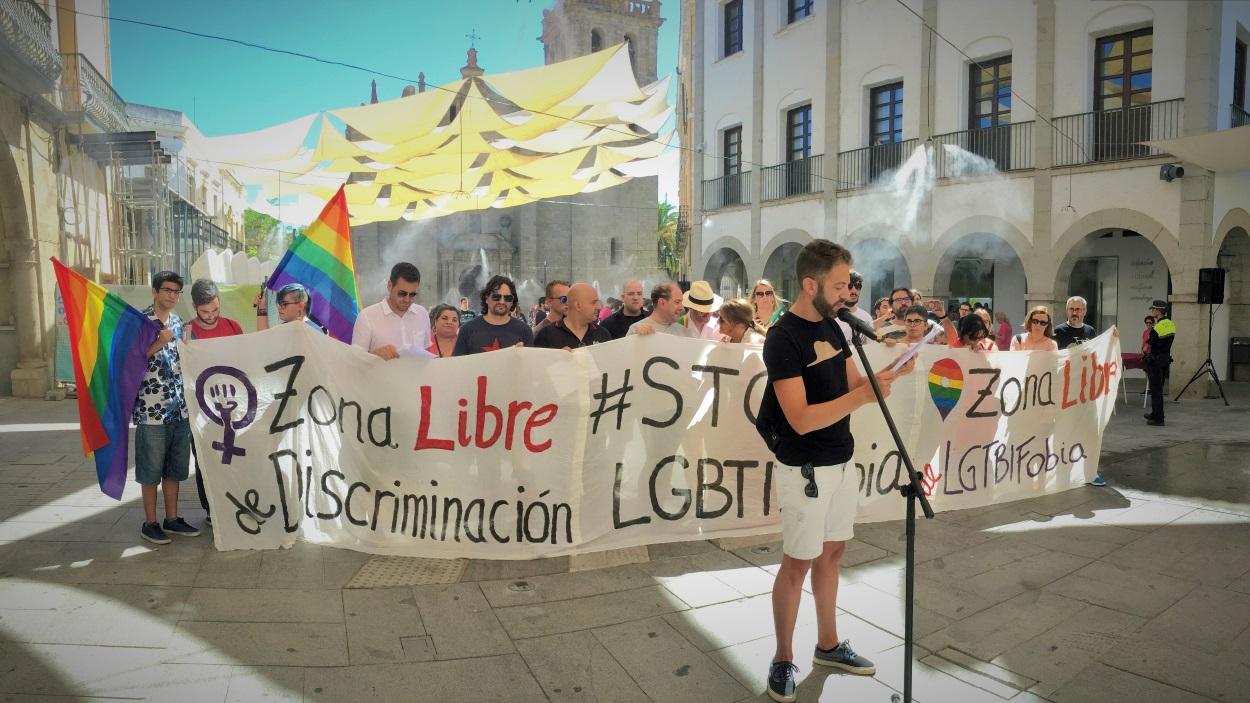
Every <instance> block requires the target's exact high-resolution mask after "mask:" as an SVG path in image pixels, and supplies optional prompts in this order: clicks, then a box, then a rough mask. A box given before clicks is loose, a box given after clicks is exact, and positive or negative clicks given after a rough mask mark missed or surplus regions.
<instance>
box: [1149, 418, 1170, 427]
mask: <svg viewBox="0 0 1250 703" xmlns="http://www.w3.org/2000/svg"><path fill="white" fill-rule="evenodd" d="M1146 424H1147V425H1150V426H1151V427H1163V426H1164V424H1166V423H1164V422H1163V420H1162V419H1158V420H1156V419H1155V418H1153V417H1152V418H1150V419H1149V420H1146Z"/></svg>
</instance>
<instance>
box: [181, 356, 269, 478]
mask: <svg viewBox="0 0 1250 703" xmlns="http://www.w3.org/2000/svg"><path fill="white" fill-rule="evenodd" d="M214 374H221V375H222V376H229V377H230V378H232V379H234V380H236V381H238V385H237V386H236V385H235V384H233V383H228V382H222V381H221V380H220V379H218V382H217V383H214V384H213V385H211V386H210V385H209V384H208V380H209V377H211V376H212V375H214ZM205 388H207V389H208V394H209V396H210V397H211V398H212V404H211V405H210V404H209V403H207V402H205V401H204V389H205ZM240 390H242V391H243V392H244V393H245V394H246V401H245V402H246V404H245V405H244V406H243V417H240V418H239V419H237V420H236V419H234V411H235V410H237V409H238V408H239V396H240V393H239V391H240ZM195 399H196V400H197V401H198V402H199V404H200V409H201V411H202V412H203V413H204V416H205V417H207V418H208V419H209V420H212V421H213V423H214V424H217V425H221V426H222V429H223V432H222V436H221V441H220V442H218V441H214V442H213V444H212V447H213V449H216V450H217V451H219V452H221V463H223V464H229V463H230V461H231V460H232V459H233V458H234V457H236V456H247V450H246V449H244V448H242V447H237V446H235V444H234V432H235V430H239V429H242V428H244V427H247V426H248V425H250V424H252V420H255V419H256V387H255V386H253V385H252V382H251V381H250V380H248V378H247V374H245V373H243V372H242V371H240V370H238V369H236V368H234V367H233V366H210V367H209V368H207V369H204V372H203V373H201V374H200V376H199V378H197V379H195ZM214 410H216V412H215V413H214Z"/></svg>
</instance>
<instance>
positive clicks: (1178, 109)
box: [1053, 98, 1185, 166]
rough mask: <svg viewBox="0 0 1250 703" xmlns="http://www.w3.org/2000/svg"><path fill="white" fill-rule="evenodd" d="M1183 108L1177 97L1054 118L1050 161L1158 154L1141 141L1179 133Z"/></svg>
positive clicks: (1075, 161)
mask: <svg viewBox="0 0 1250 703" xmlns="http://www.w3.org/2000/svg"><path fill="white" fill-rule="evenodd" d="M1184 108H1185V101H1184V100H1183V99H1180V98H1177V99H1175V100H1162V101H1159V102H1153V103H1147V104H1145V105H1133V106H1130V107H1126V108H1118V109H1115V110H1095V111H1094V112H1082V113H1080V114H1078V115H1065V116H1063V117H1056V118H1055V119H1054V125H1055V134H1054V137H1053V139H1054V151H1053V154H1054V164H1055V165H1056V166H1075V165H1077V164H1086V163H1100V162H1106V161H1126V160H1129V159H1148V158H1150V157H1152V156H1160V155H1162V154H1163V153H1164V152H1163V151H1162V150H1160V149H1156V148H1154V147H1150V146H1146V145H1144V144H1142V143H1141V142H1144V141H1151V140H1159V139H1173V138H1175V137H1179V136H1181V134H1182V132H1183V119H1182V117H1183V115H1184V112H1185V110H1184Z"/></svg>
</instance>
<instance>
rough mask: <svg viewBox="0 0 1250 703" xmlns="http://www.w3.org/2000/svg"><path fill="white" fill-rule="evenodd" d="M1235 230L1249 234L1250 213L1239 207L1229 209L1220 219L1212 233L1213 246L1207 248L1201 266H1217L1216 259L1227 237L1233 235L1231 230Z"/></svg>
mask: <svg viewBox="0 0 1250 703" xmlns="http://www.w3.org/2000/svg"><path fill="white" fill-rule="evenodd" d="M1237 228H1240V229H1241V231H1242V232H1250V212H1246V210H1245V209H1243V208H1239V207H1235V208H1232V209H1230V210H1229V211H1228V212H1226V213H1224V216H1223V217H1221V218H1220V224H1219V225H1217V226H1216V228H1215V230H1214V231H1213V232H1212V234H1214V235H1215V239H1214V242H1213V243H1214V244H1215V246H1213V247H1209V252H1208V254H1207V256H1204V257H1203V262H1202V265H1203V266H1207V267H1210V266H1219V262H1218V260H1217V258H1216V257H1217V256H1218V253H1219V251H1220V250H1221V249H1223V248H1224V245H1225V244H1226V243H1227V242H1228V237H1229V236H1230V235H1232V234H1234V232H1233V230H1235V229H1237Z"/></svg>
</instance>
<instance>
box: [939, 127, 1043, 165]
mask: <svg viewBox="0 0 1250 703" xmlns="http://www.w3.org/2000/svg"><path fill="white" fill-rule="evenodd" d="M933 144H934V146H935V147H936V148H935V149H934V157H933V159H934V162H935V166H936V169H937V177H938V178H956V177H960V176H979V175H987V174H989V173H993V172H994V171H1020V170H1023V169H1028V168H1033V123H1032V122H1020V123H1017V124H1005V125H999V126H997V127H984V128H981V129H966V130H964V131H962V132H950V133H949V134H939V135H937V136H935V137H933ZM946 147H951V148H946ZM954 147H959V149H955V148H954Z"/></svg>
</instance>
